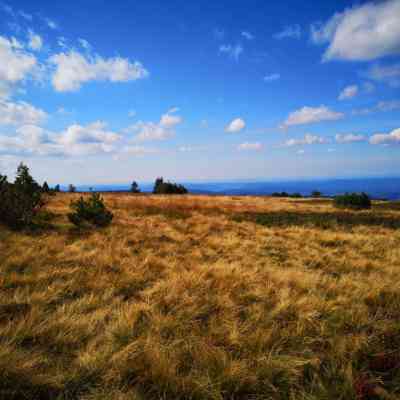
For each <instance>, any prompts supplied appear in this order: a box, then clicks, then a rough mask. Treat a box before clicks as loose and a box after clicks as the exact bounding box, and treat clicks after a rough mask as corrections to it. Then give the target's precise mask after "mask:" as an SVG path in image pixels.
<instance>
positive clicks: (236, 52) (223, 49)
mask: <svg viewBox="0 0 400 400" xmlns="http://www.w3.org/2000/svg"><path fill="white" fill-rule="evenodd" d="M219 52H220V53H226V54H228V55H229V56H230V57H232V58H234V59H235V60H236V61H238V60H239V57H240V55H241V54H242V52H243V47H242V46H241V45H240V44H237V45H236V46H233V45H230V44H228V45H226V44H223V45H221V46H220V47H219Z"/></svg>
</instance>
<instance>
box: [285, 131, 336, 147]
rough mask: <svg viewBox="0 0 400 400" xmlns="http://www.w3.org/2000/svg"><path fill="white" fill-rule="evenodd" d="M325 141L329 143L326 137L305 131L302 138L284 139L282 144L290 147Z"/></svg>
mask: <svg viewBox="0 0 400 400" xmlns="http://www.w3.org/2000/svg"><path fill="white" fill-rule="evenodd" d="M326 143H329V140H328V139H327V138H324V137H322V136H318V135H311V134H310V133H307V134H305V135H304V137H303V138H300V139H288V140H286V141H285V143H284V146H287V147H292V146H304V145H312V144H326Z"/></svg>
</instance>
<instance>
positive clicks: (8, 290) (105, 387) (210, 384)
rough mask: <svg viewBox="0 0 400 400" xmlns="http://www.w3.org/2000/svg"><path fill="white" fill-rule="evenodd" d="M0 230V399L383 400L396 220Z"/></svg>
mask: <svg viewBox="0 0 400 400" xmlns="http://www.w3.org/2000/svg"><path fill="white" fill-rule="evenodd" d="M76 196H78V195H66V194H62V195H57V196H56V197H54V198H51V199H50V202H49V204H48V206H47V210H48V211H49V212H50V214H49V216H47V217H46V224H44V226H43V228H42V229H36V230H34V231H32V232H19V233H16V232H11V231H9V230H6V229H5V228H1V227H0V257H1V258H0V260H1V261H0V263H1V268H0V283H1V291H0V398H1V399H3V398H4V399H21V398H22V399H25V398H26V399H57V398H62V399H85V400H89V399H90V400H99V399H121V400H131V399H160V398H163V399H167V398H168V399H179V398H181V399H186V398H191V399H243V398H248V399H302V400H305V399H307V400H311V399H373V398H377V399H380V398H382V399H395V398H398V397H399V396H400V353H399V352H400V233H399V230H398V227H399V226H400V209H399V207H398V206H397V204H395V203H394V204H388V203H376V204H374V206H373V209H372V210H368V211H361V212H353V211H343V210H336V209H334V208H333V207H332V205H331V203H330V201H327V200H324V199H320V200H293V199H276V198H264V197H234V198H232V197H211V196H209V197H207V196H164V197H163V196H144V195H143V196H141V195H122V194H121V195H116V194H113V195H112V194H110V195H105V199H106V203H107V205H108V206H109V207H110V209H111V210H112V212H113V213H114V215H115V217H114V220H113V223H112V224H111V226H110V227H108V228H105V229H97V230H96V229H93V230H77V229H75V228H73V227H72V225H71V224H69V222H68V220H67V217H66V214H67V212H68V204H69V201H70V200H71V199H72V198H76Z"/></svg>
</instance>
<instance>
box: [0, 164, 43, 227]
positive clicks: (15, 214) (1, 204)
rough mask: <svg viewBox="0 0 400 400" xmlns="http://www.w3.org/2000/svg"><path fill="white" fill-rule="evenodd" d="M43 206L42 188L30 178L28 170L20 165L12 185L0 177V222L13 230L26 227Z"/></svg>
mask: <svg viewBox="0 0 400 400" xmlns="http://www.w3.org/2000/svg"><path fill="white" fill-rule="evenodd" d="M43 205H44V202H43V199H42V188H41V187H40V186H39V185H38V183H37V182H36V181H35V180H34V179H33V178H32V176H31V175H30V173H29V168H28V167H27V166H26V165H24V164H22V163H21V164H20V165H19V166H18V169H17V176H16V178H15V181H14V183H9V182H8V181H7V178H6V177H4V176H0V222H1V223H3V224H5V225H7V226H9V227H10V228H13V229H20V228H24V227H27V226H29V225H31V224H32V223H33V219H34V217H35V215H36V214H37V213H38V211H39V210H40V209H41V207H42V206H43Z"/></svg>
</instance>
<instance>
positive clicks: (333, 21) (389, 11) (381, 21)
mask: <svg viewBox="0 0 400 400" xmlns="http://www.w3.org/2000/svg"><path fill="white" fill-rule="evenodd" d="M399 20H400V1H399V0H387V1H382V2H376V3H375V2H369V3H366V4H364V5H359V6H355V7H352V8H348V9H346V10H345V11H344V12H342V13H336V14H334V15H333V16H332V17H331V18H330V19H329V20H328V21H327V22H326V23H325V24H320V23H319V24H314V25H312V26H311V39H312V40H313V42H314V43H317V44H321V43H328V44H329V45H328V48H327V50H326V51H325V54H324V56H323V59H324V60H325V61H327V60H333V59H342V60H373V59H376V58H379V57H383V56H386V55H389V54H398V53H400V24H399Z"/></svg>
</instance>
